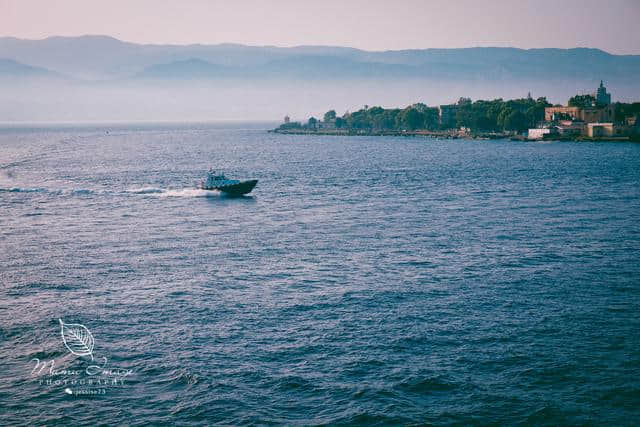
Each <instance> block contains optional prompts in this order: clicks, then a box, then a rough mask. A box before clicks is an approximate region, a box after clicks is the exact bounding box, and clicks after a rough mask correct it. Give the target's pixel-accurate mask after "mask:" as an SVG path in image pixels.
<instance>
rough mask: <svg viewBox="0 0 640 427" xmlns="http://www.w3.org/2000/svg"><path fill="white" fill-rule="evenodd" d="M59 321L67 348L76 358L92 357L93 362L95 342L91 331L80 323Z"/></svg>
mask: <svg viewBox="0 0 640 427" xmlns="http://www.w3.org/2000/svg"><path fill="white" fill-rule="evenodd" d="M58 321H59V322H60V335H62V341H63V342H64V345H65V347H67V349H68V350H69V351H70V352H71V353H72V354H75V355H76V356H91V360H93V345H94V343H95V341H94V339H93V335H91V332H89V329H87V328H86V327H85V326H84V325H80V324H79V323H64V322H63V321H62V319H58Z"/></svg>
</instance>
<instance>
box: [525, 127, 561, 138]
mask: <svg viewBox="0 0 640 427" xmlns="http://www.w3.org/2000/svg"><path fill="white" fill-rule="evenodd" d="M554 136H558V130H557V129H556V128H555V127H551V128H536V129H529V132H528V133H527V139H545V138H552V137H554Z"/></svg>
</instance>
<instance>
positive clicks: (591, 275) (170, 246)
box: [0, 124, 640, 425]
mask: <svg viewBox="0 0 640 427" xmlns="http://www.w3.org/2000/svg"><path fill="white" fill-rule="evenodd" d="M266 127H267V126H266V125H261V124H235V125H231V124H200V125H166V124H165V125H122V124H121V125H110V126H107V125H101V126H77V127H73V126H57V127H56V126H49V127H40V128H36V127H33V128H20V127H17V126H13V127H5V128H3V129H2V130H0V284H1V287H0V365H1V368H0V424H2V425H33V424H86V425H94V424H124V425H146V424H178V425H208V424H216V423H218V424H258V425H263V424H294V425H308V424H343V425H351V424H367V425H370V424H378V425H389V424H434V425H450V424H457V425H469V424H473V425H484V424H507V425H521V424H548V425H559V424H580V425H584V424H598V425H602V424H610V425H637V423H638V420H639V417H640V145H639V144H633V143H577V142H549V143H538V142H512V141H508V140H500V141H472V140H433V139H421V138H397V137H322V136H283V135H275V134H268V133H266V131H265V130H264V129H265V128H266ZM210 166H214V167H216V168H220V169H223V170H224V171H225V172H226V173H227V175H229V176H233V177H239V178H257V179H259V183H258V186H257V187H256V189H255V190H254V192H253V193H252V194H251V195H250V197H243V198H235V199H234V198H226V197H224V196H222V195H220V194H218V193H215V192H204V191H201V190H195V189H193V186H194V183H195V182H197V181H199V180H200V179H201V178H202V177H203V175H204V173H205V171H206V170H207V169H208V168H209V167H210ZM59 319H60V320H62V321H63V322H64V323H67V324H80V325H82V326H84V327H86V328H87V330H88V331H90V333H91V334H92V337H93V348H92V349H91V355H89V354H84V355H74V354H72V353H70V351H69V349H68V348H67V347H65V344H64V342H63V339H62V334H61V326H60V321H59ZM70 328H75V330H76V331H77V330H78V328H80V327H78V326H76V327H73V326H70ZM83 342H84V344H87V341H86V340H85V341H83ZM87 345H88V344H87ZM72 348H73V347H72ZM76 351H77V348H76ZM92 357H93V361H92V360H91V358H92ZM34 359H38V360H39V361H40V362H42V363H45V362H46V363H53V364H54V366H55V368H54V370H53V371H51V370H50V369H49V367H50V365H47V369H44V370H43V371H41V372H37V370H36V372H34V366H35V363H36V361H35V360H34ZM51 361H53V362H51ZM91 366H100V367H104V370H102V371H100V372H99V373H98V374H94V373H93V372H91V373H88V372H87V370H86V369H87V368H88V367H91ZM90 380H93V381H94V383H93V384H89V381H90ZM96 380H99V381H100V382H99V383H98V384H96V383H95V381H96ZM102 381H104V382H102ZM114 381H115V384H114ZM91 393H93V394H91Z"/></svg>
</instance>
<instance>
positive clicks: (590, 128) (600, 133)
mask: <svg viewBox="0 0 640 427" xmlns="http://www.w3.org/2000/svg"><path fill="white" fill-rule="evenodd" d="M615 135H616V133H615V128H614V126H613V123H589V124H587V136H588V137H590V138H602V137H607V136H615Z"/></svg>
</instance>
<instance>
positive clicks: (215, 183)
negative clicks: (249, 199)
mask: <svg viewBox="0 0 640 427" xmlns="http://www.w3.org/2000/svg"><path fill="white" fill-rule="evenodd" d="M257 183H258V180H257V179H251V180H248V181H239V180H237V179H227V178H226V177H225V176H224V174H216V173H215V172H214V171H213V170H211V169H210V170H209V172H208V173H207V179H206V181H204V180H203V181H202V182H200V188H201V189H202V190H218V191H221V192H223V193H225V194H228V195H230V196H242V195H243V194H248V193H250V192H251V190H253V188H254V187H255V186H256V184H257Z"/></svg>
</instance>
